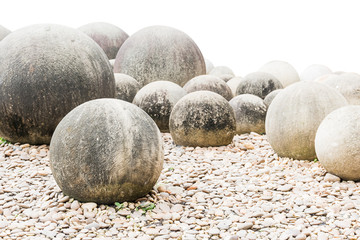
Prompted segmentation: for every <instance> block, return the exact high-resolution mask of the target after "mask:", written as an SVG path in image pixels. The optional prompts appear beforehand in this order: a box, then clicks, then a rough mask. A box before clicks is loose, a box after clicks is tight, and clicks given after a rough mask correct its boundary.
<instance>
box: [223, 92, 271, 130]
mask: <svg viewBox="0 0 360 240" xmlns="http://www.w3.org/2000/svg"><path fill="white" fill-rule="evenodd" d="M229 103H230V105H231V107H232V108H233V109H234V113H235V119H236V134H243V133H250V132H256V133H265V116H266V110H267V107H266V105H265V103H264V101H263V100H262V99H261V98H259V97H258V96H255V95H252V94H241V95H238V96H236V97H234V98H233V99H231V101H230V102H229Z"/></svg>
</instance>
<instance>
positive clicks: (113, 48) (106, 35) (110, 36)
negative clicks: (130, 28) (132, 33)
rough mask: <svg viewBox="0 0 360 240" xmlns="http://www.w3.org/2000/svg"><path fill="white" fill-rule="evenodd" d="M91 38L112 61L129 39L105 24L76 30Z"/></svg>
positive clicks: (123, 33) (98, 23) (89, 25)
mask: <svg viewBox="0 0 360 240" xmlns="http://www.w3.org/2000/svg"><path fill="white" fill-rule="evenodd" d="M78 30H80V31H82V32H83V33H85V34H86V35H88V36H89V37H91V38H92V39H93V40H94V41H95V42H96V43H97V44H99V46H100V47H101V48H102V49H103V50H104V52H105V54H106V56H107V57H108V58H109V59H114V58H115V57H116V54H117V52H118V51H119V49H120V47H121V45H122V44H123V43H124V42H125V40H126V39H127V38H128V37H129V35H128V34H127V33H126V32H124V31H123V30H122V29H121V28H119V27H117V26H115V25H113V24H110V23H105V22H94V23H89V24H86V25H83V26H81V27H79V28H78Z"/></svg>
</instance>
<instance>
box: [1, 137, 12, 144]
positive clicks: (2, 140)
mask: <svg viewBox="0 0 360 240" xmlns="http://www.w3.org/2000/svg"><path fill="white" fill-rule="evenodd" d="M3 143H4V144H5V143H10V142H8V141H6V140H5V139H4V138H2V137H0V144H3Z"/></svg>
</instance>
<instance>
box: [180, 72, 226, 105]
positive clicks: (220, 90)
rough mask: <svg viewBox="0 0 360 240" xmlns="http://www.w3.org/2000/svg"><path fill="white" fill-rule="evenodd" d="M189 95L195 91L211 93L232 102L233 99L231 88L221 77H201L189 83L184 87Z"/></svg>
mask: <svg viewBox="0 0 360 240" xmlns="http://www.w3.org/2000/svg"><path fill="white" fill-rule="evenodd" d="M184 89H185V91H187V92H188V93H191V92H195V91H211V92H215V93H217V94H219V95H221V96H223V97H224V98H225V99H226V100H228V101H230V100H231V99H232V98H233V94H232V92H231V89H230V87H229V86H228V85H227V84H226V82H224V81H223V80H221V79H220V78H219V77H216V76H213V75H200V76H197V77H194V78H193V79H191V80H190V81H188V82H187V83H186V84H185V86H184Z"/></svg>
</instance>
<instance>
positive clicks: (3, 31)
mask: <svg viewBox="0 0 360 240" xmlns="http://www.w3.org/2000/svg"><path fill="white" fill-rule="evenodd" d="M10 33H11V31H10V30H9V29H7V28H5V27H3V26H2V25H0V41H1V40H3V39H4V38H5V37H6V36H7V35H9V34H10Z"/></svg>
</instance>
